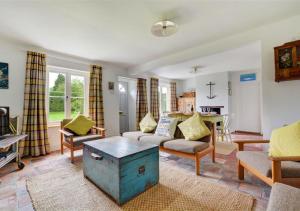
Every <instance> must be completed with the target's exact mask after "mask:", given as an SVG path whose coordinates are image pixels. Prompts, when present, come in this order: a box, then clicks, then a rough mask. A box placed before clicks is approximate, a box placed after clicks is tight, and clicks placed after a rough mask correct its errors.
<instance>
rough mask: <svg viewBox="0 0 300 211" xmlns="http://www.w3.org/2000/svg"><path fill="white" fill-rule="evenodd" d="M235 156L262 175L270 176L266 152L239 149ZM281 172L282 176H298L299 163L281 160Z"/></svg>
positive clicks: (270, 170)
mask: <svg viewBox="0 0 300 211" xmlns="http://www.w3.org/2000/svg"><path fill="white" fill-rule="evenodd" d="M236 156H237V158H238V159H239V160H241V161H243V162H244V163H247V164H248V165H249V166H251V167H253V168H255V169H256V170H257V171H259V172H260V173H261V174H262V175H264V176H267V177H271V176H272V161H271V160H269V158H268V153H267V152H261V151H240V152H237V154H236ZM281 174H282V177H283V178H293V177H296V178H297V177H299V178H300V163H299V162H293V161H283V162H281Z"/></svg>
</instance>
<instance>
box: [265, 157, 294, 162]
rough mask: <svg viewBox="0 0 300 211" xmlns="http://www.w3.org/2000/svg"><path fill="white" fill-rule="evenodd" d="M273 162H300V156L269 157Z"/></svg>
mask: <svg viewBox="0 0 300 211" xmlns="http://www.w3.org/2000/svg"><path fill="white" fill-rule="evenodd" d="M269 160H272V161H300V156H285V157H271V156H270V157H269Z"/></svg>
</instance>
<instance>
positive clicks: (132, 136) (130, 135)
mask: <svg viewBox="0 0 300 211" xmlns="http://www.w3.org/2000/svg"><path fill="white" fill-rule="evenodd" d="M152 135H153V134H152V133H143V132H142V131H131V132H125V133H123V134H122V136H123V137H125V138H128V139H130V140H134V141H138V140H139V139H140V137H142V136H152Z"/></svg>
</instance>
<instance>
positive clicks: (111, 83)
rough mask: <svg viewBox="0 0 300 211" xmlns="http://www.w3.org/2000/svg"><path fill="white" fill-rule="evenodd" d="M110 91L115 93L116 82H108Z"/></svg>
mask: <svg viewBox="0 0 300 211" xmlns="http://www.w3.org/2000/svg"><path fill="white" fill-rule="evenodd" d="M108 89H109V90H111V91H114V89H115V83H114V82H111V81H110V82H108Z"/></svg>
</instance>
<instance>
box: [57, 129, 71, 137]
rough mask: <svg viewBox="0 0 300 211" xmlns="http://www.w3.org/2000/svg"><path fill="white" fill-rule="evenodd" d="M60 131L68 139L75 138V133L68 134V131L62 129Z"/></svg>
mask: <svg viewBox="0 0 300 211" xmlns="http://www.w3.org/2000/svg"><path fill="white" fill-rule="evenodd" d="M58 131H59V132H60V133H61V134H63V135H65V136H67V137H73V136H74V134H73V133H70V132H68V131H65V130H64V129H60V130H58Z"/></svg>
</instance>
